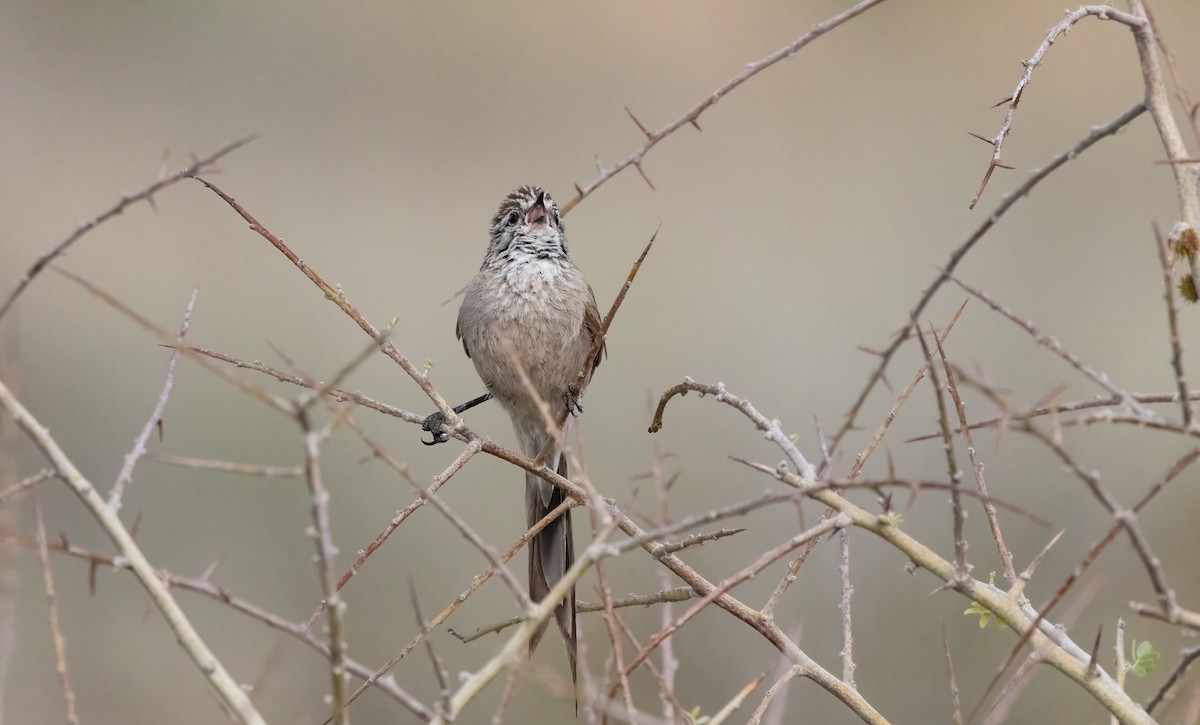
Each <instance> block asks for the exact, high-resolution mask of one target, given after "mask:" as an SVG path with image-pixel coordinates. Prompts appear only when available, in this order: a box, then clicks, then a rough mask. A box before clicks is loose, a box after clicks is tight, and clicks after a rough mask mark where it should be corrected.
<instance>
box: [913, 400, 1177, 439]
mask: <svg viewBox="0 0 1200 725" xmlns="http://www.w3.org/2000/svg"><path fill="white" fill-rule="evenodd" d="M1130 397H1132V398H1133V399H1134V400H1136V401H1137V402H1139V403H1177V402H1179V394H1178V393H1131V394H1130ZM1186 397H1187V399H1188V400H1192V401H1196V400H1200V390H1193V391H1192V392H1190V393H1188V395H1187V396H1186ZM1123 402H1124V401H1123V400H1122V399H1121V396H1119V395H1113V396H1109V397H1106V398H1091V399H1089V400H1074V401H1070V402H1067V403H1058V404H1056V405H1043V406H1039V407H1035V408H1031V409H1029V410H1027V411H1025V412H1024V413H1008V414H1006V415H1002V416H1000V417H997V418H987V419H985V420H980V421H976V422H975V423H971V425H970V426H969V427H970V429H971V430H979V429H981V428H993V427H1000V428H1003V427H1008V428H1020V427H1021V426H1020V425H1019V424H1020V423H1021V422H1022V421H1026V420H1030V419H1031V418H1040V417H1043V416H1047V415H1050V416H1056V417H1057V416H1061V415H1062V414H1063V413H1075V412H1078V411H1081V410H1089V409H1092V408H1110V407H1112V406H1115V405H1121V404H1122V403H1123ZM1105 415H1106V417H1113V416H1111V415H1109V414H1105ZM1137 420H1138V421H1143V419H1141V418H1138V419H1137ZM1114 422H1121V421H1117V420H1115V419H1114ZM1143 422H1144V421H1143ZM1064 424H1069V422H1068V421H1064ZM1145 425H1147V426H1150V427H1153V425H1154V424H1150V423H1145ZM1159 427H1163V428H1164V429H1167V430H1172V431H1176V432H1180V433H1184V432H1186V430H1184V429H1183V427H1182V426H1179V427H1166V426H1161V425H1160V426H1159ZM954 432H955V433H958V432H959V431H958V429H957V428H956V429H955V430H954ZM941 435H942V434H941V432H937V433H926V434H924V435H919V436H915V437H913V438H908V439H907V440H905V441H904V442H905V443H917V442H920V441H927V440H932V439H934V438H938V437H940V436H941Z"/></svg>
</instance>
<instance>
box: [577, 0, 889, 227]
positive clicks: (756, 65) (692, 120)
mask: <svg viewBox="0 0 1200 725" xmlns="http://www.w3.org/2000/svg"><path fill="white" fill-rule="evenodd" d="M882 2H883V0H863V2H860V3H858V4H857V5H855V6H854V7H851V8H850V9H848V10H846V11H845V12H842V13H840V14H838V15H835V16H834V17H832V18H830V19H829V20H826V21H825V22H823V23H817V24H816V25H814V26H812V28H811V29H809V31H808V32H807V33H805V34H804V35H801V36H800V37H799V38H796V39H795V40H793V41H792V42H791V43H788V44H787V45H785V46H783V47H782V48H780V49H779V50H777V51H775V52H774V53H771V54H770V55H768V56H766V57H764V58H760V59H759V60H756V61H754V62H753V63H747V64H746V67H745V69H744V70H743V71H742V72H741V73H739V74H737V75H736V76H734V77H733V78H731V79H729V81H728V82H727V83H725V85H723V86H721V87H720V88H718V89H716V90H715V91H713V92H712V93H711V94H709V95H708V97H707V98H705V99H704V100H703V101H700V103H698V104H696V105H695V106H693V107H692V108H691V110H689V111H688V112H687V113H685V114H683V115H682V116H680V117H679V118H677V119H675V120H674V121H671V122H670V123H668V124H667V125H666V126H663V127H662V128H660V129H659V130H657V131H648V130H647V129H646V127H645V126H644V125H642V122H641V121H639V120H638V119H637V118H636V117H634V115H633V113H632V112H631V111H629V109H628V108H626V109H625V111H626V112H627V113H629V116H630V118H632V119H633V122H634V123H636V124H637V126H638V128H639V129H640V130H641V132H642V133H643V134H644V135H645V136H646V142H645V143H643V144H642V145H641V146H640V147H639V148H638V149H637V150H635V151H634V152H633V153H631V154H629V155H628V156H626V157H625V158H624V159H623V160H622V161H620V162H618V163H617V164H616V165H614V166H611V167H609V168H600V169H599V173H598V175H597V176H596V178H595V179H593V180H592V181H590V182H589V183H587V184H586V185H584V186H580V185H579V184H576V185H575V196H574V198H572V199H570V200H568V201H567V203H566V204H563V206H562V213H563V214H564V215H565V214H567V213H568V212H570V211H571V210H572V209H574V208H575V205H576V204H578V203H579V202H581V201H583V200H584V198H585V197H587V196H589V195H591V194H592V192H594V191H595V190H596V189H598V188H600V186H601V185H603V184H604V183H605V182H606V181H608V180H609V179H611V178H612V177H614V176H616V175H617V174H619V173H621V172H622V171H624V170H625V169H627V168H629V167H630V166H634V167H636V168H637V170H638V171H639V173H641V172H642V169H641V163H642V159H643V158H645V157H646V154H648V153H650V149H652V148H654V147H655V146H657V145H658V142H659V141H662V140H663V139H664V138H666V137H667V136H670V135H671V134H673V133H675V132H676V131H678V130H679V129H681V128H683V127H684V126H686V125H689V124H691V125H692V126H694V127H695V128H696V129H697V130H699V129H700V125H699V123H697V121H698V119H699V118H700V114H702V113H704V112H705V111H707V110H708V109H709V107H711V106H713V105H714V104H716V102H717V101H719V100H721V99H722V98H724V97H725V96H727V95H728V94H729V93H730V92H731V91H733V90H734V89H735V88H737V87H738V86H740V85H742V84H743V83H745V82H746V81H748V80H750V79H751V78H753V77H754V76H756V75H758V74H759V73H760V72H762V71H764V70H766V69H767V68H770V67H771V66H773V65H775V64H776V63H778V62H779V61H781V60H786V59H788V58H790V57H792V56H793V55H795V54H796V53H798V52H799V51H800V49H801V48H803V47H804V46H806V45H808V44H809V43H811V42H812V41H814V40H816V39H817V38H819V37H821V36H822V35H824V34H826V33H828V32H829V31H831V30H833V29H834V28H836V27H838V26H839V25H842V24H843V23H845V22H847V21H849V20H853V19H854V18H856V17H858V16H859V15H862V14H863V13H865V12H866V11H868V10H870V9H871V8H873V7H875V6H876V5H879V4H880V3H882ZM642 178H644V179H646V183H650V180H649V179H648V178H646V176H645V174H644V173H642ZM651 188H653V185H651Z"/></svg>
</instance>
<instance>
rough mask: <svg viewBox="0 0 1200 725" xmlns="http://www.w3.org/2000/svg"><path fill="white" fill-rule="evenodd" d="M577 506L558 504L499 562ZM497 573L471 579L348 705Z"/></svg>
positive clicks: (487, 572)
mask: <svg viewBox="0 0 1200 725" xmlns="http://www.w3.org/2000/svg"><path fill="white" fill-rule="evenodd" d="M577 505H579V503H578V502H577V501H575V500H574V499H569V500H566V501H563V502H562V503H561V504H559V505H558V506H557V507H555V509H554V510H553V511H551V512H550V513H548V514H546V515H545V516H543V517H542V519H541V520H540V521H538V522H537V523H536V524H534V525H533V526H531V527H529V530H528V531H526V532H525V533H524V534H522V535H521V537H520V538H518V539H517V541H516V542H515V543H514V544H513V545H512V546H510V547H509V549H508V551H506V552H504V553H503V554H501V556H500V561H501V562H503V563H508V561H509V560H511V559H512V558H513V557H514V556H516V554H517V552H518V551H520V550H521V548H522V547H524V546H525V544H526V543H528V542H529V541H530V540H532V538H533V537H534V536H537V534H538V533H539V532H540V531H541V530H542V529H544V528H546V526H548V525H549V524H551V523H552V522H554V521H555V520H556V519H558V517H559V516H562V515H563V513H564V512H566V511H567V510H568V509H570V508H571V507H573V506H577ZM495 571H496V570H495V568H494V567H491V566H489V567H487V568H486V569H484V570H483V572H481V573H480V574H477V575H476V576H475V577H474V578H473V579H471V583H470V584H469V585H468V586H467V588H466V589H465V590H463V592H462V593H460V594H458V595H457V596H455V597H454V599H452V600H450V603H449V604H447V605H446V606H445V607H444V608H443V609H442V611H440V612H438V613H437V614H435V615H434V616H433V619H431V620H429V622H428V623H427V624H426V625H425V628H424V629H425V634H422V633H420V632H418V633H417V635H416V636H415V637H413V638H412V639H411V640H409V642H408V644H406V645H404V647H403V648H401V649H400V651H399V652H397V653H396V654H394V655H392V656H391V657H390V658H388V661H387V662H385V663H383V664H382V665H381V666H380V667H379V668H378V669H376V670H375V673H374V674H372V675H371V676H370V677H368V678H367V679H366V681H365V682H363V684H362V685H361V686H359V688H358V689H357V690H355V691H354V694H352V695H351V696H350V699H349V701H348V702H354V701H355V700H357V699H358V697H359V696H360V695H362V693H364V692H366V690H367V688H368V687H371V686H372V685H373V684H375V682H376V681H378V680H379V679H380V678H382V677H384V676H385V675H386V674H387V673H388V671H389V670H391V668H392V667H395V666H396V663H397V662H399V661H400V660H402V659H404V658H405V657H407V656H408V653H409V652H412V650H413V648H415V647H417V646H418V645H419V644H420V643H421V642H423V641H424V640H425V637H426V635H427V634H428V633H429V632H433V631H434V630H436V629H437V628H438V627H440V626H441V625H442V623H443V622H445V621H446V619H447V618H449V617H450V615H451V614H453V613H454V611H455V610H456V609H458V608H459V607H460V606H462V604H463V603H464V602H466V601H467V598H468V597H470V596H471V595H472V594H474V593H475V591H476V590H478V589H479V587H481V586H483V585H484V583H485V582H487V580H488V579H491V577H492V574H494V573H495ZM450 632H451V634H454V631H453V630H450Z"/></svg>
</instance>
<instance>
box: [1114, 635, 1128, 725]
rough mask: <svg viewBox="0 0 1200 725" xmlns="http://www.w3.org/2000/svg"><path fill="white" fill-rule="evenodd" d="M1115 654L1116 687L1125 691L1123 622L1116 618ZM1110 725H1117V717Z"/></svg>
mask: <svg viewBox="0 0 1200 725" xmlns="http://www.w3.org/2000/svg"><path fill="white" fill-rule="evenodd" d="M1113 649H1115V650H1116V651H1117V652H1116V654H1117V667H1116V669H1117V687H1119V688H1121V689H1122V690H1124V689H1125V620H1124V619H1123V618H1121V617H1117V641H1116V642H1114V643H1113ZM1110 723H1111V725H1117V716H1116V715H1113V716H1112V717H1111V719H1110Z"/></svg>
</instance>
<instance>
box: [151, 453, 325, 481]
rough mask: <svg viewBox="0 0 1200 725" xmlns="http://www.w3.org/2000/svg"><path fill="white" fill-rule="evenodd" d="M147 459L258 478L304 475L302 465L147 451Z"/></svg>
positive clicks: (164, 463)
mask: <svg viewBox="0 0 1200 725" xmlns="http://www.w3.org/2000/svg"><path fill="white" fill-rule="evenodd" d="M145 459H146V460H147V461H151V462H152V463H162V464H163V465H167V466H179V467H180V468H196V469H199V470H201V471H218V472H220V473H229V474H233V475H237V476H258V477H260V478H300V477H302V476H303V475H304V467H303V466H268V465H262V464H258V463H237V462H236V461H222V460H219V459H214V458H191V457H189V456H174V455H168V454H166V453H147V454H146V455H145Z"/></svg>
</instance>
